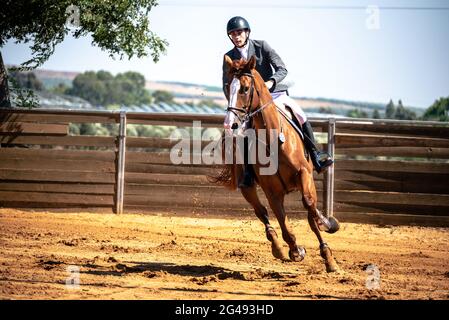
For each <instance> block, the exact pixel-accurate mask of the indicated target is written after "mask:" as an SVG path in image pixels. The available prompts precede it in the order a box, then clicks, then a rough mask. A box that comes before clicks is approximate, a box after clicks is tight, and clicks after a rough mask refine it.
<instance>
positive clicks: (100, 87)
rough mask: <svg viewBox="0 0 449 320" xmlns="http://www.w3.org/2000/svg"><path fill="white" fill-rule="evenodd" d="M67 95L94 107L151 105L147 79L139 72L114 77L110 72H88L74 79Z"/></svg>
mask: <svg viewBox="0 0 449 320" xmlns="http://www.w3.org/2000/svg"><path fill="white" fill-rule="evenodd" d="M67 94H70V95H73V96H77V97H81V98H84V99H86V100H87V101H89V102H90V103H92V104H94V105H102V106H110V105H113V104H115V105H126V106H130V105H142V104H150V103H151V95H150V93H149V91H148V90H147V89H145V78H144V76H143V75H141V74H140V73H138V72H125V73H119V74H117V76H115V77H114V76H113V75H112V74H111V73H110V72H107V71H103V70H100V71H98V72H93V71H87V72H84V73H81V74H79V75H77V76H76V77H75V79H73V82H72V88H70V89H69V90H67Z"/></svg>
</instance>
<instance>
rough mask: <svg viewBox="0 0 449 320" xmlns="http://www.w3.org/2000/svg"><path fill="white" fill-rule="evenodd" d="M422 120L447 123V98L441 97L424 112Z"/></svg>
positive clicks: (448, 102)
mask: <svg viewBox="0 0 449 320" xmlns="http://www.w3.org/2000/svg"><path fill="white" fill-rule="evenodd" d="M423 120H435V121H449V97H445V98H444V97H441V98H440V99H438V100H435V102H434V103H433V104H432V105H431V106H430V107H429V108H428V109H427V110H426V112H425V113H424V115H423Z"/></svg>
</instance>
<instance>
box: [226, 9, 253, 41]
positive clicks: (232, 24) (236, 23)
mask: <svg viewBox="0 0 449 320" xmlns="http://www.w3.org/2000/svg"><path fill="white" fill-rule="evenodd" d="M242 29H243V30H248V32H251V27H250V26H249V23H248V21H246V19H245V18H243V17H239V16H236V17H232V18H231V19H230V20H229V21H228V24H227V26H226V32H227V34H228V37H229V39H231V36H230V35H229V33H231V32H232V31H235V30H242ZM248 39H249V35H248V38H247V39H246V41H245V44H244V45H243V46H245V45H246V43H247V42H248ZM231 42H232V39H231Z"/></svg>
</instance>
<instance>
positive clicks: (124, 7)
mask: <svg viewBox="0 0 449 320" xmlns="http://www.w3.org/2000/svg"><path fill="white" fill-rule="evenodd" d="M156 5H157V1H156V0H116V1H104V0H60V1H54V0H35V1H27V0H5V1H3V4H2V10H1V11H0V47H3V46H4V45H5V43H6V42H7V41H8V40H10V39H15V40H16V42H17V43H30V48H31V53H32V58H31V59H30V60H28V61H25V62H24V63H22V65H21V67H20V69H21V70H31V69H35V68H37V67H39V66H41V65H42V64H43V63H44V62H45V61H47V59H48V58H49V57H50V56H51V55H52V54H53V52H54V50H55V47H56V46H57V45H58V44H59V43H61V42H62V41H63V40H64V38H65V36H67V35H68V34H69V33H71V34H72V35H73V36H74V37H75V38H80V37H84V36H87V35H89V34H90V35H91V36H92V39H93V41H92V44H93V45H97V46H98V47H99V48H100V49H102V50H105V51H107V52H109V54H110V56H111V57H118V58H119V59H123V58H124V57H127V58H129V59H131V58H132V57H134V56H137V57H138V58H141V57H145V56H148V55H151V57H152V59H153V61H154V62H157V61H158V60H159V57H160V55H161V54H162V53H164V52H165V50H166V47H167V46H168V43H167V42H166V41H165V40H163V39H161V38H159V37H158V36H157V35H156V34H154V33H153V32H152V31H151V30H150V28H149V26H150V25H149V19H148V14H149V12H150V10H151V9H152V7H154V6H156ZM0 63H1V65H0V72H4V71H2V70H4V66H3V60H2V59H0ZM4 77H6V75H4V74H0V80H3V79H4ZM6 84H7V81H0V86H5V85H6ZM0 94H2V95H5V94H7V90H5V88H0ZM4 98H5V97H3V96H1V97H0V101H3V99H4ZM6 99H8V97H6Z"/></svg>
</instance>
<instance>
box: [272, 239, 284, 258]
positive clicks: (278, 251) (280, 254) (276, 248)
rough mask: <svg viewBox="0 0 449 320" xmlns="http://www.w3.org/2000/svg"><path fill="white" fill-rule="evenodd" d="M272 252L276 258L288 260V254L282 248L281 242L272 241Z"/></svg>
mask: <svg viewBox="0 0 449 320" xmlns="http://www.w3.org/2000/svg"><path fill="white" fill-rule="evenodd" d="M271 253H272V254H273V257H275V258H276V259H279V260H282V261H286V260H288V257H287V255H286V254H285V253H284V250H282V247H281V246H280V245H279V244H275V243H274V242H272V243H271Z"/></svg>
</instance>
